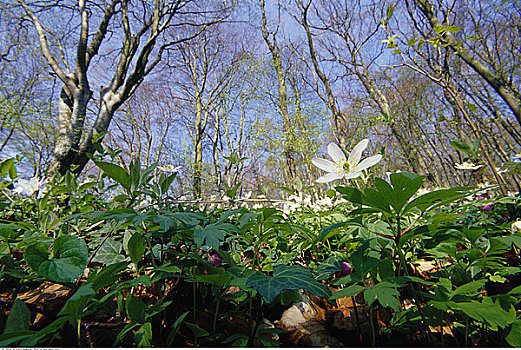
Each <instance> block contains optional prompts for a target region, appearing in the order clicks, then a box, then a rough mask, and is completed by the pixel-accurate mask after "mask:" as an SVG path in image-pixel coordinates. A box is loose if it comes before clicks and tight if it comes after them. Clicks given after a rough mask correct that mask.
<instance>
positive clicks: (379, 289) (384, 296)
mask: <svg viewBox="0 0 521 350" xmlns="http://www.w3.org/2000/svg"><path fill="white" fill-rule="evenodd" d="M395 287H396V285H395V284H392V283H389V282H382V283H378V284H377V285H375V286H373V287H372V288H368V289H366V290H365V292H364V299H365V301H366V303H367V305H369V306H371V305H372V304H373V302H375V301H376V300H378V302H379V303H380V305H382V306H383V307H390V308H392V309H394V310H396V311H399V310H400V301H399V300H398V299H397V298H396V297H397V296H398V295H400V292H398V291H397V290H396V288H395Z"/></svg>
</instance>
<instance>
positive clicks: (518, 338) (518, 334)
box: [505, 320, 521, 348]
mask: <svg viewBox="0 0 521 350" xmlns="http://www.w3.org/2000/svg"><path fill="white" fill-rule="evenodd" d="M505 340H506V341H507V343H508V344H509V345H510V346H512V347H514V348H520V347H521V320H515V321H514V323H513V324H512V327H511V328H510V332H508V335H507V337H506V338H505Z"/></svg>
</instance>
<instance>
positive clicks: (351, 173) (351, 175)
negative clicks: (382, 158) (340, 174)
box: [344, 171, 362, 180]
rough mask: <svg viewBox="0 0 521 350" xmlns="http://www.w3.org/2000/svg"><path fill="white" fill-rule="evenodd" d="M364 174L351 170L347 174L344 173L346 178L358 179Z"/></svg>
mask: <svg viewBox="0 0 521 350" xmlns="http://www.w3.org/2000/svg"><path fill="white" fill-rule="evenodd" d="M360 176H362V173H361V172H359V171H350V172H348V173H347V174H344V178H346V179H348V180H349V179H356V178H357V177H360Z"/></svg>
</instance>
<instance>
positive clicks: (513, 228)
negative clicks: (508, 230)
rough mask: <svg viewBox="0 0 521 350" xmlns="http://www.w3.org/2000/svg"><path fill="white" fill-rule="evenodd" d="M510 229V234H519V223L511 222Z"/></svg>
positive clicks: (520, 230) (520, 229) (520, 225)
mask: <svg viewBox="0 0 521 350" xmlns="http://www.w3.org/2000/svg"><path fill="white" fill-rule="evenodd" d="M511 227H512V234H515V233H516V232H521V221H519V220H517V221H516V222H513V223H512V225H511Z"/></svg>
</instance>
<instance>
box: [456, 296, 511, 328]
mask: <svg viewBox="0 0 521 350" xmlns="http://www.w3.org/2000/svg"><path fill="white" fill-rule="evenodd" d="M454 309H456V310H460V311H462V312H463V313H464V314H465V315H467V316H469V317H471V318H473V319H475V320H478V321H481V322H484V323H486V324H488V325H489V326H490V327H491V328H492V330H497V327H501V328H506V327H507V326H508V325H510V324H511V323H513V322H514V320H515V318H516V310H515V309H514V307H513V306H510V308H509V309H508V310H505V309H504V308H503V307H501V305H500V304H499V302H497V301H496V302H492V300H491V298H484V299H483V302H481V303H480V302H476V301H472V302H464V303H456V306H454Z"/></svg>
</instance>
